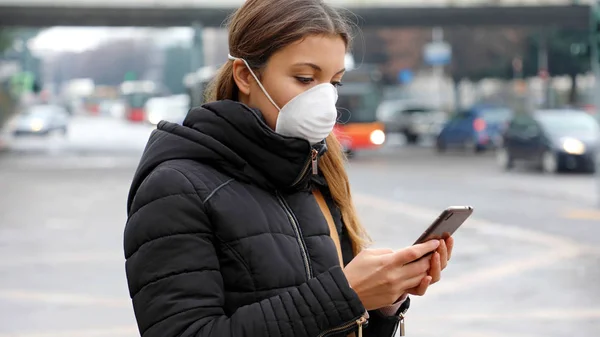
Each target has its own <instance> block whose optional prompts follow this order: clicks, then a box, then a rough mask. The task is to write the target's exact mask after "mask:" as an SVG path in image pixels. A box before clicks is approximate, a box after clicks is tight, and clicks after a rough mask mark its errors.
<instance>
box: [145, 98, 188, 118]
mask: <svg viewBox="0 0 600 337" xmlns="http://www.w3.org/2000/svg"><path fill="white" fill-rule="evenodd" d="M189 104H190V102H189V96H188V95H175V96H168V97H154V98H151V99H149V100H148V102H146V105H145V107H144V110H145V111H146V118H147V121H148V122H149V123H150V124H153V125H157V124H158V123H159V122H160V121H161V120H165V121H169V122H173V123H177V124H182V123H183V120H184V119H185V116H187V113H188V110H189Z"/></svg>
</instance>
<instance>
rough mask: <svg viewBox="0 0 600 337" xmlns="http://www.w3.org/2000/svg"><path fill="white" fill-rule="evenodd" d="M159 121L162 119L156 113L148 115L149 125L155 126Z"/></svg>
mask: <svg viewBox="0 0 600 337" xmlns="http://www.w3.org/2000/svg"><path fill="white" fill-rule="evenodd" d="M161 120H162V118H160V114H157V113H150V114H148V121H149V122H150V123H151V124H154V125H157V124H158V123H159V122H160V121H161Z"/></svg>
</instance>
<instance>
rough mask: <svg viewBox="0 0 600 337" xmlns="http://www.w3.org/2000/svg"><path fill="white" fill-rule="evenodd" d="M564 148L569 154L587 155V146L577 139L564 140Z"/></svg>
mask: <svg viewBox="0 0 600 337" xmlns="http://www.w3.org/2000/svg"><path fill="white" fill-rule="evenodd" d="M562 148H563V150H565V152H567V153H569V154H576V155H578V154H583V153H585V144H583V142H581V141H580V140H578V139H575V138H564V139H563V140H562Z"/></svg>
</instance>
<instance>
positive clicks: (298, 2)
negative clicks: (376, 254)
mask: <svg viewBox="0 0 600 337" xmlns="http://www.w3.org/2000/svg"><path fill="white" fill-rule="evenodd" d="M228 27H229V52H230V54H231V55H234V56H235V57H239V58H243V59H245V60H246V61H247V62H248V64H249V65H250V66H251V67H252V68H254V69H255V70H256V71H257V72H260V70H261V69H262V68H263V67H264V66H265V65H266V63H267V61H268V60H269V58H270V57H271V55H273V53H275V52H276V51H277V50H279V49H281V48H284V47H286V46H287V45H289V44H291V43H293V42H296V41H299V40H301V39H302V38H304V37H306V36H309V35H323V34H328V35H337V36H340V37H341V38H342V39H343V40H344V42H345V43H346V47H347V48H350V44H351V26H350V25H349V22H348V21H347V20H345V19H344V18H343V17H342V16H341V15H340V14H339V13H338V12H337V11H336V10H334V9H333V8H332V7H330V6H328V5H327V4H325V3H324V2H323V1H321V0H247V1H246V2H245V3H244V5H243V6H242V7H241V8H240V9H238V10H237V11H236V12H235V13H234V14H233V15H232V16H231V17H230V19H229V25H228ZM238 92H239V89H238V87H237V85H236V84H235V81H234V79H233V63H232V62H227V63H225V64H224V65H223V66H222V67H221V69H220V70H219V72H218V74H217V76H216V78H215V79H214V80H213V81H212V82H211V84H210V86H209V88H208V89H207V91H206V97H205V99H206V101H208V102H211V101H216V100H223V99H232V100H238ZM326 142H327V147H328V151H327V152H326V153H325V154H324V155H323V157H322V158H321V159H320V162H319V166H320V168H321V170H322V172H323V175H324V176H325V179H326V180H327V184H328V185H329V190H330V191H331V195H332V197H333V199H334V201H335V202H336V204H337V205H338V207H339V208H340V210H341V213H342V218H343V220H344V223H345V225H346V228H347V230H348V233H349V236H350V239H351V241H352V247H353V250H354V253H355V254H358V252H360V251H361V250H362V249H363V248H364V247H365V246H366V245H367V244H368V242H369V238H368V236H367V234H366V231H365V230H364V228H363V226H362V225H361V223H360V222H359V220H358V217H357V215H356V210H355V209H354V204H353V202H352V195H351V192H350V184H349V182H348V174H347V173H346V169H345V156H344V154H343V152H342V147H341V145H340V143H339V142H338V140H337V138H336V137H335V136H334V135H333V133H332V134H330V135H329V136H328V137H327V140H326Z"/></svg>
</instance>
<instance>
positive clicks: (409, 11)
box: [0, 0, 593, 29]
mask: <svg viewBox="0 0 600 337" xmlns="http://www.w3.org/2000/svg"><path fill="white" fill-rule="evenodd" d="M326 1H327V0H326ZM591 1H593V0H579V1H578V0H328V1H327V2H329V3H331V4H332V5H334V6H338V7H343V8H346V9H349V10H351V11H352V12H353V13H354V14H356V15H357V20H356V21H357V23H358V24H359V25H360V26H362V27H403V26H404V27H406V26H411V27H430V26H458V25H469V26H500V25H514V26H555V27H573V28H582V29H583V28H587V27H588V25H589V24H588V22H589V20H588V18H589V11H590V7H589V2H591ZM243 2H244V0H1V1H0V26H28V27H48V26H153V27H175V26H189V25H191V24H193V23H194V22H201V23H202V24H203V25H204V26H205V27H218V26H222V25H223V22H224V21H225V19H226V18H227V16H228V15H229V14H230V13H232V12H233V11H234V10H235V9H236V8H238V7H239V6H241V4H243Z"/></svg>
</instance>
